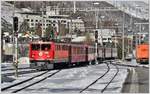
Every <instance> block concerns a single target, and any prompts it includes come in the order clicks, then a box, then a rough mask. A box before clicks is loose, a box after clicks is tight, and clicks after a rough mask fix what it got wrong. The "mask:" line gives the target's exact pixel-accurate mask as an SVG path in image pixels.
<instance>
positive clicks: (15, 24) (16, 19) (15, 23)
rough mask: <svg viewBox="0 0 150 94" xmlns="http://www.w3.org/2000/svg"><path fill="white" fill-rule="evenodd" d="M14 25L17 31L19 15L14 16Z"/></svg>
mask: <svg viewBox="0 0 150 94" xmlns="http://www.w3.org/2000/svg"><path fill="white" fill-rule="evenodd" d="M13 27H14V31H15V32H17V31H18V17H13Z"/></svg>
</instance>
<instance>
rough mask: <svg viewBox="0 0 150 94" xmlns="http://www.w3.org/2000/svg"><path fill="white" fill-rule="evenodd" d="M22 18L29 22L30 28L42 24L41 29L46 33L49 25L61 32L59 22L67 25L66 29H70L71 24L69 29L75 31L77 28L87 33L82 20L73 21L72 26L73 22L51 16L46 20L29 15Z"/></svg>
mask: <svg viewBox="0 0 150 94" xmlns="http://www.w3.org/2000/svg"><path fill="white" fill-rule="evenodd" d="M22 17H23V18H24V19H26V20H27V21H28V23H29V27H31V28H35V27H36V26H37V25H38V23H40V24H41V27H42V28H43V31H45V30H46V28H47V27H48V26H49V25H52V26H53V27H56V31H57V32H59V26H58V24H59V22H60V23H61V24H65V26H66V28H68V24H69V29H71V28H72V30H74V29H75V28H77V29H80V30H81V31H85V27H84V22H83V21H82V20H81V19H73V20H72V25H71V20H70V19H68V18H51V17H50V16H46V15H45V16H44V18H43V19H42V17H41V15H29V14H22ZM42 20H43V26H42ZM71 26H72V27H71Z"/></svg>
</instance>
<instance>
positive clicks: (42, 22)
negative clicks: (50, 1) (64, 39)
mask: <svg viewBox="0 0 150 94" xmlns="http://www.w3.org/2000/svg"><path fill="white" fill-rule="evenodd" d="M43 5H44V3H43V1H42V37H44V31H43V30H44V29H43V27H44V25H43V23H44V18H43V16H44V7H43Z"/></svg>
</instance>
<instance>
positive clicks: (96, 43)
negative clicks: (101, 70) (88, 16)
mask: <svg viewBox="0 0 150 94" xmlns="http://www.w3.org/2000/svg"><path fill="white" fill-rule="evenodd" d="M95 18H96V19H95V20H96V21H95V22H96V29H98V13H97V11H95ZM97 45H98V31H97V30H96V31H95V63H96V64H97V63H98V61H97V55H98V53H97V51H98V49H97V48H98V47H97Z"/></svg>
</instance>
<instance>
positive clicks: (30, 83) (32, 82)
mask: <svg viewBox="0 0 150 94" xmlns="http://www.w3.org/2000/svg"><path fill="white" fill-rule="evenodd" d="M60 71H61V70H57V71H55V72H53V73H49V72H51V71H45V72H44V73H41V74H39V75H36V76H34V77H31V78H29V79H27V80H24V81H21V82H18V83H16V84H13V85H10V86H7V87H4V88H2V89H1V91H6V90H7V91H10V92H11V93H17V92H19V91H21V90H24V89H26V88H28V87H30V86H33V85H35V84H37V83H40V82H41V81H44V80H45V79H47V78H49V77H52V76H53V75H55V74H56V73H58V72H60ZM37 78H39V80H37ZM16 88H17V89H16Z"/></svg>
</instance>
